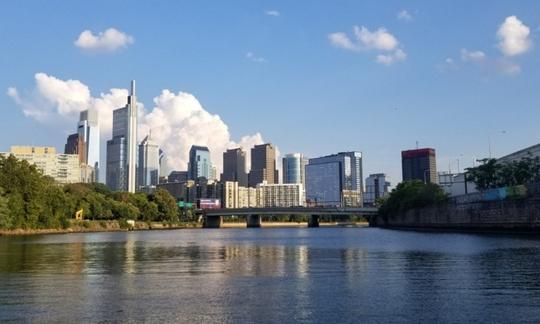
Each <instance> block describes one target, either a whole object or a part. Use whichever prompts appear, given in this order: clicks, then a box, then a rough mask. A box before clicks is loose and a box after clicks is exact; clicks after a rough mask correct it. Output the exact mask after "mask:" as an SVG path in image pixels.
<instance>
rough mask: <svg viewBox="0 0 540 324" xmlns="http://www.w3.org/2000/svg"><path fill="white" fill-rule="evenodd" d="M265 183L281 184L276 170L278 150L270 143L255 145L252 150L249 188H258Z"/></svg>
mask: <svg viewBox="0 0 540 324" xmlns="http://www.w3.org/2000/svg"><path fill="white" fill-rule="evenodd" d="M263 181H266V183H268V184H274V183H278V182H279V177H278V171H277V170H276V149H275V148H274V146H273V145H272V144H270V143H267V144H261V145H255V147H253V148H252V149H251V171H250V172H249V179H248V182H249V186H250V187H256V186H257V185H258V184H259V183H262V182H263Z"/></svg>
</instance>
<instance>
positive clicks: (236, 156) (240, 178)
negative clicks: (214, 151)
mask: <svg viewBox="0 0 540 324" xmlns="http://www.w3.org/2000/svg"><path fill="white" fill-rule="evenodd" d="M221 181H223V182H226V181H236V182H238V186H240V187H247V185H248V176H247V172H246V152H244V150H242V149H241V148H235V149H229V150H227V152H224V153H223V173H222V174H221Z"/></svg>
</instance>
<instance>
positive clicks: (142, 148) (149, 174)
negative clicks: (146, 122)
mask: <svg viewBox="0 0 540 324" xmlns="http://www.w3.org/2000/svg"><path fill="white" fill-rule="evenodd" d="M159 160H160V149H159V145H157V144H156V143H155V142H154V141H152V138H151V134H148V136H146V137H145V138H144V139H143V140H142V142H141V144H139V166H138V167H139V171H138V175H137V181H138V187H139V188H140V187H149V186H157V185H158V183H159V167H160V166H159V165H160V163H159V162H160V161H159Z"/></svg>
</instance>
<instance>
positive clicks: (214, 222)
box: [203, 216, 223, 228]
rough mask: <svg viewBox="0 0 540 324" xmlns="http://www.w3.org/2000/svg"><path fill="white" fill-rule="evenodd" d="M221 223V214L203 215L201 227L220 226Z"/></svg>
mask: <svg viewBox="0 0 540 324" xmlns="http://www.w3.org/2000/svg"><path fill="white" fill-rule="evenodd" d="M221 225H223V217H222V216H204V222H203V228H220V227H221Z"/></svg>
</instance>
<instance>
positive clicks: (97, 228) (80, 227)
mask: <svg viewBox="0 0 540 324" xmlns="http://www.w3.org/2000/svg"><path fill="white" fill-rule="evenodd" d="M320 226H321V227H368V226H369V224H368V223H367V222H334V221H331V222H322V223H320ZM296 227H307V222H292V221H291V222H280V221H267V222H263V223H262V228H296ZM195 228H196V229H202V224H201V223H198V222H190V223H178V224H173V225H170V226H169V224H163V223H157V222H154V223H147V222H135V226H128V227H126V226H125V225H123V224H122V223H121V222H119V221H116V220H113V221H92V220H86V221H77V220H72V221H71V225H70V226H69V227H68V228H38V229H21V228H19V229H12V230H6V229H0V236H28V235H45V234H70V233H107V232H128V231H155V230H179V229H195ZM221 228H225V229H227V228H246V223H245V222H224V223H223V226H222V227H221Z"/></svg>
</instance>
